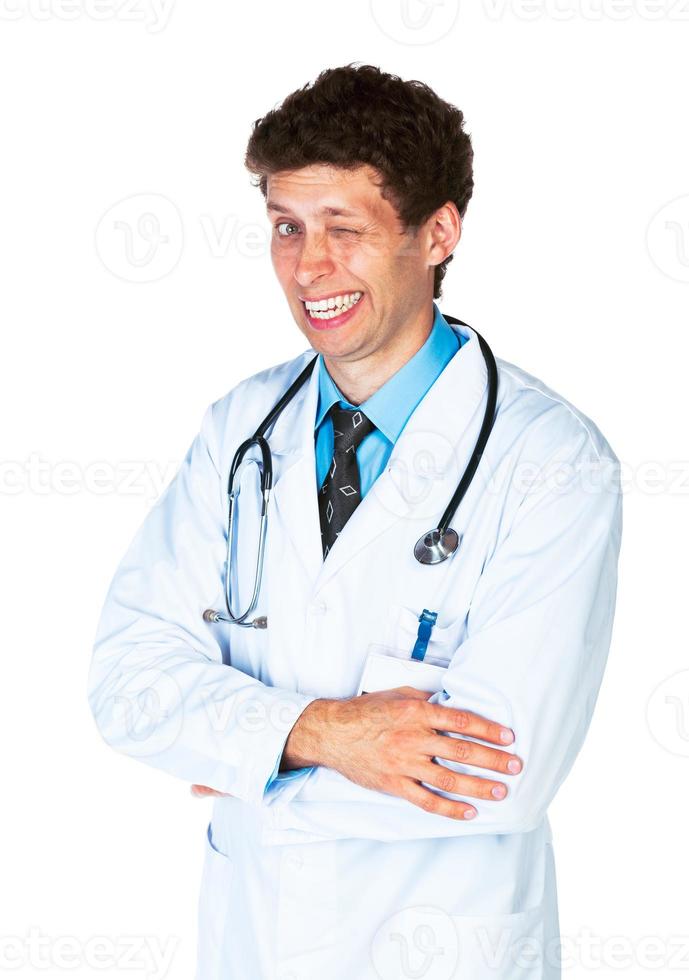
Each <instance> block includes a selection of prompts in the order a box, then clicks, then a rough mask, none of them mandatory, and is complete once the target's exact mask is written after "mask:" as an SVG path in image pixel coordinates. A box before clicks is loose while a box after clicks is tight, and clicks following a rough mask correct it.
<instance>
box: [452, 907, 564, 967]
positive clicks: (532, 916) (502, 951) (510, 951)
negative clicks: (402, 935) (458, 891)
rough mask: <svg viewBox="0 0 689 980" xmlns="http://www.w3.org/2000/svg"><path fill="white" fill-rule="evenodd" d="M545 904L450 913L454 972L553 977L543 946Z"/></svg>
mask: <svg viewBox="0 0 689 980" xmlns="http://www.w3.org/2000/svg"><path fill="white" fill-rule="evenodd" d="M543 916H544V906H543V905H542V904H541V905H538V906H535V907H534V908H531V909H527V910H526V911H524V912H514V913H510V914H505V915H451V916H450V918H451V919H452V921H453V923H454V926H455V929H456V934H457V944H458V957H457V966H458V969H457V972H456V974H453V976H457V977H466V980H545V978H546V977H552V976H554V975H557V974H554V973H553V972H552V966H550V965H549V964H548V963H547V962H546V955H545V954H546V952H547V951H546V950H545V949H544V927H543Z"/></svg>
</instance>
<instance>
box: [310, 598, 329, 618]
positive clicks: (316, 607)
mask: <svg viewBox="0 0 689 980" xmlns="http://www.w3.org/2000/svg"><path fill="white" fill-rule="evenodd" d="M309 608H310V610H311V612H312V613H314V614H315V615H317V616H322V615H323V613H324V612H326V611H327V608H328V607H327V606H326V604H325V602H324V600H323V599H313V600H312V602H311V603H310V605H309Z"/></svg>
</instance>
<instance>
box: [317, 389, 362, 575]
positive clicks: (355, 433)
mask: <svg viewBox="0 0 689 980" xmlns="http://www.w3.org/2000/svg"><path fill="white" fill-rule="evenodd" d="M328 414H329V415H330V418H331V419H332V422H333V432H334V435H335V443H334V446H335V451H334V453H333V461H332V463H331V464H330V469H329V470H328V472H327V474H326V476H325V479H324V481H323V486H322V487H321V489H320V492H319V494H318V512H319V514H320V518H321V541H322V543H323V558H324V559H325V558H326V557H327V555H328V552H329V551H330V549H331V548H332V546H333V545H334V543H335V540H336V538H337V536H338V534H339V533H340V531H341V530H342V528H343V527H344V526H345V524H346V523H347V521H348V520H349V518H350V517H351V516H352V514H353V513H354V511H355V510H356V508H357V506H358V504H359V503H360V502H361V486H360V483H359V466H358V463H357V458H356V451H357V448H358V446H359V443H360V442H361V440H362V439H363V438H364V436H367V435H368V434H369V432H372V431H373V430H374V429H375V425H374V424H373V422H371V420H370V419H368V418H366V416H365V415H364V413H363V412H362V411H360V410H359V409H358V408H357V409H355V408H341V407H340V406H339V405H333V406H332V408H331V409H330V411H329V412H328Z"/></svg>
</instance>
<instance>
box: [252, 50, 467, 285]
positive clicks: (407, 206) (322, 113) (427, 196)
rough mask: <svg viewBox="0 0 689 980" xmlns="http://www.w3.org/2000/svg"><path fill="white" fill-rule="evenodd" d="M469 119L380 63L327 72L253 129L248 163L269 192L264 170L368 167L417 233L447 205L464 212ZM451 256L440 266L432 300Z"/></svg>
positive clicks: (423, 86)
mask: <svg viewBox="0 0 689 980" xmlns="http://www.w3.org/2000/svg"><path fill="white" fill-rule="evenodd" d="M463 123H464V115H463V113H462V112H461V111H460V110H459V109H457V108H456V107H455V106H453V105H450V103H449V102H445V101H443V99H441V98H439V96H438V95H436V93H435V92H434V91H433V90H432V89H431V88H429V86H428V85H426V84H424V82H420V81H417V80H415V79H413V80H411V81H403V80H402V79H401V78H400V77H399V76H398V75H390V74H388V73H387V72H384V71H381V69H380V68H376V67H375V66H374V65H358V66H357V64H356V63H353V64H349V65H345V66H343V67H340V68H327V69H326V70H325V71H322V72H321V73H320V75H319V76H318V77H317V78H316V80H315V82H313V83H309V84H307V85H305V86H304V87H303V88H300V89H297V90H296V91H294V92H292V93H291V94H290V95H288V96H287V97H286V98H285V99H284V101H283V102H282V104H281V105H280V106H279V107H278V108H276V109H272V110H271V111H270V112H268V113H267V114H266V115H265V116H263V117H262V118H260V119H257V120H256V121H255V123H254V125H253V129H252V133H251V137H250V139H249V142H248V144H247V149H246V156H245V160H244V163H245V165H246V167H247V169H248V170H249V171H251V173H253V174H254V175H255V176H256V178H257V179H256V181H255V186H258V187H260V189H261V192H262V193H263V196H264V197H265V196H266V193H267V184H268V176H270V175H271V174H274V173H277V172H279V171H281V170H299V169H300V168H302V167H307V166H310V165H311V164H318V163H324V164H332V165H335V166H337V167H342V168H344V169H347V170H351V169H354V168H356V167H359V166H362V165H365V164H368V165H370V166H372V167H374V168H375V170H377V171H378V173H379V174H380V176H381V178H382V180H381V185H380V186H381V193H382V196H383V197H384V198H385V199H386V200H388V201H389V202H390V203H391V204H392V205H393V207H394V208H395V209H396V211H397V213H398V215H399V218H400V220H401V222H402V224H403V226H404V227H405V230H409V229H410V228H412V229H416V228H418V227H419V226H420V225H421V224H423V222H424V221H426V220H427V218H429V217H430V216H431V215H432V214H433V212H434V211H436V210H437V209H438V208H440V207H442V205H443V204H445V203H446V202H447V201H453V202H454V204H455V205H456V207H457V210H458V211H459V214H460V216H461V217H462V218H463V217H464V214H465V212H466V209H467V205H468V203H469V200H470V198H471V193H472V190H473V187H474V180H473V171H472V162H473V156H474V154H473V149H472V146H471V139H470V137H469V135H468V133H465V132H464V130H463ZM451 260H452V255H448V256H447V258H446V259H445V260H444V261H443V262H441V263H440V265H438V266H436V268H435V281H434V285H433V296H434V298H436V299H437V298H438V297H439V296H440V295H441V283H442V280H443V277H444V275H445V271H446V268H447V265H448V263H449V262H450V261H451Z"/></svg>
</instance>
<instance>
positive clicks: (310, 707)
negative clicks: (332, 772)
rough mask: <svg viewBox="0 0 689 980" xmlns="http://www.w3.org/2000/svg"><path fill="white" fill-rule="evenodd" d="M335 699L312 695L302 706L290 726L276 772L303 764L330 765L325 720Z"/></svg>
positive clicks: (333, 707) (297, 767)
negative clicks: (278, 768) (313, 698)
mask: <svg viewBox="0 0 689 980" xmlns="http://www.w3.org/2000/svg"><path fill="white" fill-rule="evenodd" d="M338 704H339V702H338V701H337V699H333V698H316V700H315V701H311V703H310V704H307V706H306V707H305V708H304V710H303V711H302V712H301V714H300V715H299V717H298V718H297V720H296V722H295V723H294V725H293V726H292V729H291V730H290V733H289V735H288V736H287V740H286V742H285V745H284V748H283V750H282V759H281V762H280V772H282V771H284V770H289V769H302V768H304V767H306V766H327V765H330V759H329V753H328V748H329V742H330V740H329V739H328V737H327V730H328V720H329V719H332V713H333V711H334V710H337V705H338Z"/></svg>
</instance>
